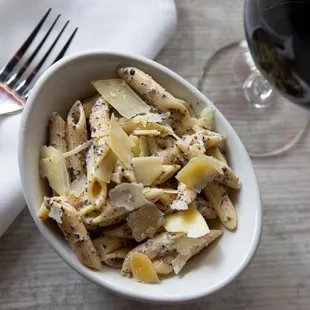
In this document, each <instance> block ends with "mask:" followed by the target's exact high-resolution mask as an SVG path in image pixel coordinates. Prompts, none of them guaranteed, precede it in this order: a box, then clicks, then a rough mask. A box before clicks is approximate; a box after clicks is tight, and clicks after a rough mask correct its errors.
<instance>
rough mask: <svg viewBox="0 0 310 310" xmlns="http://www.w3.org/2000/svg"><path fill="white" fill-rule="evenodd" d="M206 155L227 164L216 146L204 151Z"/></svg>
mask: <svg viewBox="0 0 310 310" xmlns="http://www.w3.org/2000/svg"><path fill="white" fill-rule="evenodd" d="M206 155H208V156H212V157H214V158H216V159H217V160H219V161H221V162H222V163H224V164H227V160H226V158H225V156H224V154H223V153H222V152H221V151H220V149H219V148H218V147H217V146H213V147H210V148H208V149H207V150H206Z"/></svg>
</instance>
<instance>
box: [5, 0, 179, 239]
mask: <svg viewBox="0 0 310 310" xmlns="http://www.w3.org/2000/svg"><path fill="white" fill-rule="evenodd" d="M50 7H51V8H52V11H51V13H50V15H49V17H48V20H47V21H46V24H45V26H44V27H45V29H48V27H49V25H50V24H51V23H52V21H53V19H55V17H56V16H57V14H61V15H62V16H61V18H60V20H59V22H58V24H57V27H58V28H57V27H56V29H58V30H59V29H60V28H61V27H62V25H63V24H64V22H65V21H66V20H70V24H69V26H68V28H67V30H66V31H67V32H66V33H64V37H63V38H62V40H63V41H62V42H65V40H66V39H67V38H68V37H69V35H70V33H71V31H72V30H73V29H74V28H75V27H79V30H78V32H77V35H76V36H75V38H74V40H73V42H72V44H71V46H70V48H69V50H68V52H67V54H66V55H70V54H73V53H75V52H79V51H82V50H90V49H104V50H110V51H121V52H130V53H136V54H140V55H143V56H146V57H149V58H153V57H154V56H155V55H156V54H157V53H158V51H159V50H160V49H161V48H162V47H163V45H164V44H165V43H166V42H167V40H168V39H169V37H170V35H171V34H172V33H173V31H174V29H175V26H176V10H175V5H174V1H173V0H156V1H154V0H45V1H41V0H27V1H25V0H14V1H12V0H0V40H1V48H0V67H2V66H4V65H5V64H6V63H7V61H8V60H9V59H10V57H11V56H12V55H13V54H14V52H15V51H16V50H17V49H18V47H19V46H20V45H21V44H22V43H23V41H24V40H25V38H26V37H27V36H28V35H29V33H30V32H31V30H32V29H33V28H34V27H35V25H36V24H37V23H38V21H39V20H40V18H41V17H42V16H43V15H44V13H45V12H46V11H47V10H48V8H50ZM55 31H56V30H55ZM43 32H44V31H43ZM55 34H56V32H55ZM38 40H39V38H38ZM38 40H37V41H38ZM4 42H5V44H3V43H4ZM58 46H61V42H59V45H58ZM57 52H59V50H58V51H57V49H56V51H55V54H56V53H57ZM53 56H54V55H52V57H51V60H53V59H54V57H53ZM45 67H46V66H45ZM43 70H44V68H43ZM19 120H20V114H17V115H13V116H5V117H1V116H0V237H1V235H2V234H3V233H4V232H5V230H6V229H7V228H8V227H9V226H10V225H11V223H12V222H13V220H14V219H15V218H16V216H17V215H18V214H19V213H20V211H21V210H22V209H23V208H24V207H25V201H24V197H23V194H22V188H21V183H20V179H19V172H18V165H17V137H18V127H19Z"/></svg>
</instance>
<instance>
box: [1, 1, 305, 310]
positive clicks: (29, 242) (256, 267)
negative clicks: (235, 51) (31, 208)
mask: <svg viewBox="0 0 310 310" xmlns="http://www.w3.org/2000/svg"><path fill="white" fill-rule="evenodd" d="M177 6H178V12H179V27H178V30H177V33H176V34H175V36H174V37H173V39H172V40H171V42H170V43H169V44H168V45H167V46H166V48H165V49H164V50H163V51H162V53H161V54H160V55H159V57H158V58H157V60H158V61H159V62H161V63H163V64H164V65H166V66H168V67H169V68H171V69H172V70H174V71H176V72H177V73H179V74H180V75H182V76H183V77H185V78H186V79H188V80H189V81H190V82H191V83H193V84H194V85H196V84H197V81H198V79H199V77H200V75H201V73H202V67H203V65H204V63H205V61H206V59H208V58H209V57H211V55H212V53H213V52H214V51H216V50H217V49H218V48H220V47H222V46H224V45H226V44H228V43H231V42H234V41H236V40H240V39H242V38H243V29H242V1H241V0H236V1H230V0H191V1H188V0H177ZM309 158H310V137H309V135H306V137H305V138H304V139H303V140H302V141H300V143H298V145H297V146H296V147H295V148H294V149H293V150H292V151H291V152H289V153H287V154H285V155H282V156H279V157H275V158H269V159H265V160H254V164H255V168H256V171H257V174H258V178H259V181H260V184H261V189H262V196H263V200H264V231H263V236H262V241H261V245H260V248H259V250H258V252H257V255H256V257H255V259H254V260H253V262H252V263H251V265H250V266H249V267H248V269H247V270H246V271H245V272H244V273H243V274H242V276H241V277H240V278H239V279H238V280H237V281H236V282H235V283H234V284H233V285H231V286H230V287H228V288H227V289H225V290H224V291H222V292H220V293H218V294H216V295H213V296H211V297H210V298H208V299H205V300H202V301H200V302H196V303H194V304H191V305H186V306H171V307H165V309H171V310H177V309H182V310H186V309H215V310H224V309H227V310H228V309H229V310H232V309H238V310H241V309H244V310H246V309H267V310H269V309H274V310H278V309H282V310H290V309H294V310H295V309H296V310H297V309H299V310H308V309H310V205H309V201H310V191H309V184H310V163H309ZM249 207H251V206H249ZM136 307H140V308H141V309H159V308H161V307H159V306H155V305H148V304H141V303H138V302H133V301H129V300H127V299H124V298H120V297H116V296H114V295H113V294H111V293H109V292H107V291H105V290H103V289H100V288H99V287H97V286H95V285H93V284H92V283H89V282H88V281H87V280H85V279H83V278H82V277H80V276H79V275H78V274H77V273H75V272H74V271H72V270H71V269H70V268H69V267H68V266H67V265H66V264H65V263H64V262H63V261H62V260H61V259H60V258H59V257H58V256H57V255H56V254H55V253H54V252H53V250H52V249H51V248H50V247H49V245H48V244H47V243H46V242H45V240H44V239H43V237H42V236H41V235H40V233H39V232H38V230H37V228H36V227H35V225H34V223H33V221H32V219H31V217H30V215H29V213H28V211H27V210H24V211H23V212H22V214H21V215H20V216H19V217H18V218H17V219H16V221H15V223H14V224H13V225H12V226H11V227H10V229H9V230H8V231H7V232H6V234H5V235H4V236H3V238H2V240H1V246H0V309H56V308H57V309H66V310H70V309H77V308H78V309H81V310H82V309H103V310H106V309H136Z"/></svg>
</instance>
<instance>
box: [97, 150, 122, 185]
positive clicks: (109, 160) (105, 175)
mask: <svg viewBox="0 0 310 310" xmlns="http://www.w3.org/2000/svg"><path fill="white" fill-rule="evenodd" d="M116 162H117V157H116V155H115V154H114V153H113V151H112V150H111V149H109V150H108V152H107V154H106V156H105V157H104V159H103V160H102V163H101V165H100V166H99V167H98V168H97V169H96V170H95V174H94V175H95V176H96V177H97V178H99V179H101V180H103V181H104V182H106V183H110V180H111V176H112V172H113V171H114V168H115V165H116Z"/></svg>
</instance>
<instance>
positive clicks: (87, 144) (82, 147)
mask: <svg viewBox="0 0 310 310" xmlns="http://www.w3.org/2000/svg"><path fill="white" fill-rule="evenodd" d="M92 143H93V141H92V140H88V141H86V142H84V143H82V144H80V145H78V146H77V147H76V148H74V149H73V150H71V151H68V152H65V153H62V156H63V157H64V158H67V157H71V156H73V155H76V154H78V153H80V152H82V151H84V150H85V149H87V148H89V147H90V146H91V145H92Z"/></svg>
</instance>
